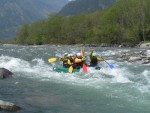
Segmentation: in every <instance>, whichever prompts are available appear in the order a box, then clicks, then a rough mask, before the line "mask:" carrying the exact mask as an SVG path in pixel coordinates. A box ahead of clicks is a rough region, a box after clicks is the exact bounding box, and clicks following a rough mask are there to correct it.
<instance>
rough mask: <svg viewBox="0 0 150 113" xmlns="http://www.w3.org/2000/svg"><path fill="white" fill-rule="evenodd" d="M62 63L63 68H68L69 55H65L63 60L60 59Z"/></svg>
mask: <svg viewBox="0 0 150 113" xmlns="http://www.w3.org/2000/svg"><path fill="white" fill-rule="evenodd" d="M60 61H62V62H63V67H64V68H68V67H69V66H68V53H65V54H64V56H63V57H62V58H60Z"/></svg>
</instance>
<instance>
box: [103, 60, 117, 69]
mask: <svg viewBox="0 0 150 113" xmlns="http://www.w3.org/2000/svg"><path fill="white" fill-rule="evenodd" d="M104 61H105V62H106V63H107V64H108V65H109V67H110V69H114V68H115V67H114V66H113V65H112V64H109V63H108V62H107V61H106V60H105V59H104Z"/></svg>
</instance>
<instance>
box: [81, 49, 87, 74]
mask: <svg viewBox="0 0 150 113" xmlns="http://www.w3.org/2000/svg"><path fill="white" fill-rule="evenodd" d="M84 53H85V52H84V49H83V48H82V49H81V54H82V57H84ZM82 70H83V72H84V73H87V72H88V70H87V66H86V64H85V62H84V63H83V66H82Z"/></svg>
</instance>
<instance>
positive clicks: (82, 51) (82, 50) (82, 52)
mask: <svg viewBox="0 0 150 113" xmlns="http://www.w3.org/2000/svg"><path fill="white" fill-rule="evenodd" d="M84 53H85V52H84V49H83V48H82V49H81V54H82V57H84Z"/></svg>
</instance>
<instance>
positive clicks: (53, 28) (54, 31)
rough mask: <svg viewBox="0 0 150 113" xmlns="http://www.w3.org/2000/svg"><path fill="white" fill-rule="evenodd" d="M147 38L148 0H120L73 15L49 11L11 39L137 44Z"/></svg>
mask: <svg viewBox="0 0 150 113" xmlns="http://www.w3.org/2000/svg"><path fill="white" fill-rule="evenodd" d="M149 40H150V0H120V1H118V2H117V3H115V4H114V5H113V6H112V7H109V8H106V9H104V10H102V11H97V12H94V13H91V14H80V15H76V16H68V17H64V16H60V15H59V14H53V15H50V16H49V18H48V19H47V20H40V21H37V22H35V23H33V24H25V25H23V26H22V27H21V28H20V29H19V30H18V31H17V36H16V38H15V39H14V40H13V43H16V44H23V45H42V44H68V45H71V44H101V43H106V44H110V45H113V44H122V43H129V44H133V45H134V44H137V43H139V42H141V41H149Z"/></svg>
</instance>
